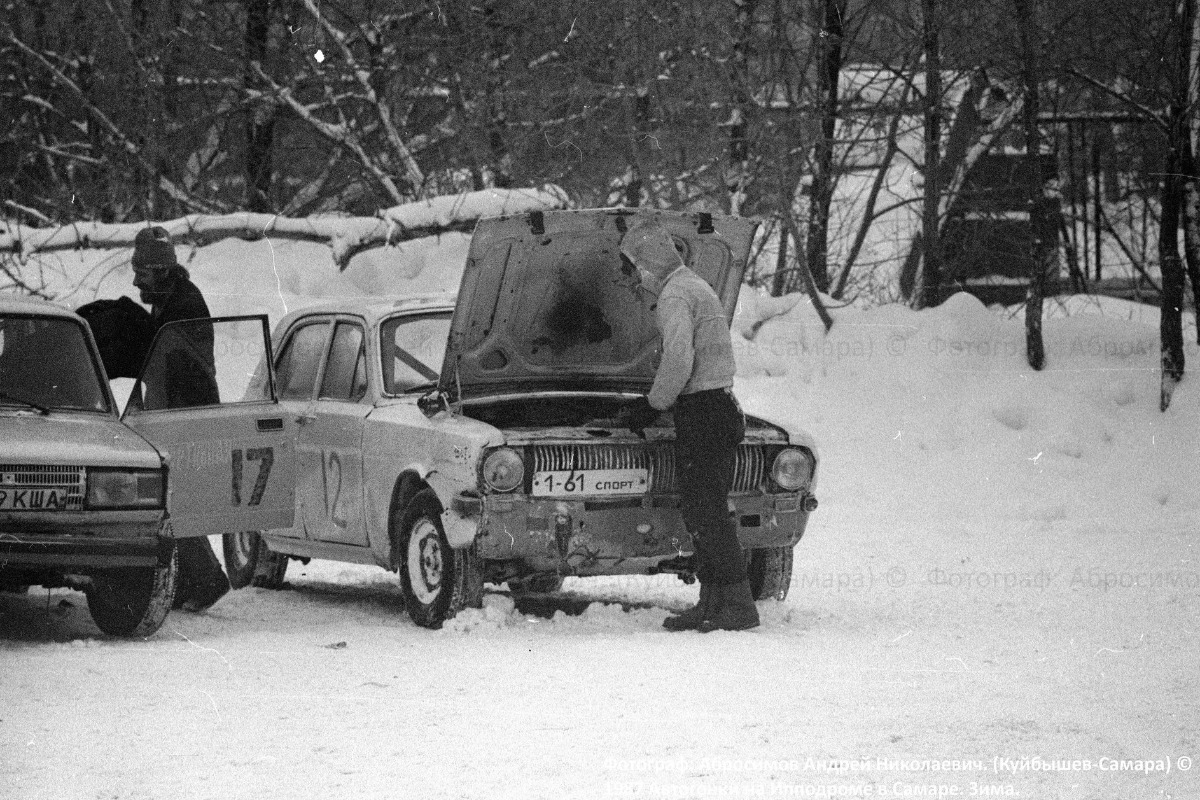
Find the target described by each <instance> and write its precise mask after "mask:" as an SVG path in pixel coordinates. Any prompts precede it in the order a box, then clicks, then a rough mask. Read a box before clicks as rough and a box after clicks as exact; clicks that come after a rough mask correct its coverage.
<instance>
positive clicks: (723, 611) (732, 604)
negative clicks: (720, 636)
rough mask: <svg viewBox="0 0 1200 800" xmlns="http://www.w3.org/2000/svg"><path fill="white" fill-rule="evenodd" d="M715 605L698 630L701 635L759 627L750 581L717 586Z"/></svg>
mask: <svg viewBox="0 0 1200 800" xmlns="http://www.w3.org/2000/svg"><path fill="white" fill-rule="evenodd" d="M714 594H715V597H714V599H713V603H714V604H715V606H716V608H715V609H713V610H712V612H711V613H710V614H709V615H708V619H706V620H703V621H702V622H701V623H700V627H699V628H698V629H697V630H699V631H700V632H701V633H709V632H711V631H744V630H749V629H750V628H757V627H758V608H757V607H756V606H755V605H754V595H753V593H751V591H750V581H749V580H744V581H742V582H741V583H730V584H727V585H725V586H717V587H716V588H715V590H714Z"/></svg>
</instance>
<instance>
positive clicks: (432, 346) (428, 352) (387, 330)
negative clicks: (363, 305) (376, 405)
mask: <svg viewBox="0 0 1200 800" xmlns="http://www.w3.org/2000/svg"><path fill="white" fill-rule="evenodd" d="M379 335H380V342H379V352H380V355H381V356H382V359H383V363H382V364H381V366H382V368H383V391H384V393H385V394H404V393H405V392H410V391H413V390H415V389H422V388H429V387H430V386H433V385H435V384H436V383H437V379H438V374H439V373H440V372H441V369H442V360H443V359H444V358H445V357H446V340H447V339H448V337H449V336H450V314H449V313H448V312H447V313H439V314H411V315H408V316H402V317H392V318H391V319H389V320H387V321H386V322H384V323H383V325H381V326H380V330H379Z"/></svg>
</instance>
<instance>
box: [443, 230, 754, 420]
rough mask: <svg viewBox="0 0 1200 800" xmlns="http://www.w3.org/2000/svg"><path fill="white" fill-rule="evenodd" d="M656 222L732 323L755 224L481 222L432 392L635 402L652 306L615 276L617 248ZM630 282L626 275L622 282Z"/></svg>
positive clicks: (649, 345) (651, 335) (651, 330)
mask: <svg viewBox="0 0 1200 800" xmlns="http://www.w3.org/2000/svg"><path fill="white" fill-rule="evenodd" d="M648 217H656V218H657V219H658V220H659V221H660V222H661V223H662V224H663V225H664V226H665V227H666V228H667V230H668V231H670V232H671V235H672V236H673V237H674V239H675V244H676V247H677V248H678V249H679V250H680V253H681V254H682V255H683V259H684V263H686V264H687V265H688V266H689V267H690V268H691V269H692V270H694V271H695V272H696V273H698V274H699V275H700V276H701V277H702V278H704V279H705V280H706V281H708V283H709V285H710V286H712V287H713V288H714V289H715V290H716V292H717V295H718V296H719V297H720V298H721V302H722V303H723V304H724V306H725V314H726V316H727V318H729V319H730V320H732V318H733V311H734V307H735V305H736V304H737V298H738V289H739V287H740V286H741V283H742V277H743V275H744V273H745V271H746V261H747V259H748V257H749V254H750V246H751V243H752V242H753V239H754V232H755V229H756V228H757V227H758V223H757V222H756V221H754V220H748V219H741V218H738V217H730V216H724V215H719V214H704V213H678V212H670V211H655V210H650V209H626V208H608V209H585V210H579V211H549V212H533V213H531V214H522V215H518V216H507V217H491V218H487V219H482V220H480V221H479V224H478V225H477V226H476V228H475V233H474V236H473V237H472V238H471V246H470V251H469V253H468V255H467V264H466V267H465V269H464V271H463V278H462V284H461V287H460V289H459V293H458V304H457V306H456V307H455V309H454V318H453V321H452V322H451V326H450V339H449V343H448V346H447V348H446V359H445V361H444V363H443V366H442V372H441V376H440V380H439V384H438V388H439V389H440V390H441V391H443V392H446V393H447V394H449V395H450V396H451V397H455V398H464V399H465V398H472V397H483V396H492V395H507V394H518V393H525V392H531V391H612V392H645V391H648V390H649V388H650V385H651V383H653V381H654V372H655V370H656V368H657V366H658V360H659V334H658V330H657V328H656V327H655V321H654V310H653V309H654V302H655V300H656V297H655V296H654V295H653V294H651V293H649V292H648V291H646V290H645V289H644V288H643V287H641V286H640V284H639V282H638V277H637V273H636V271H635V270H628V268H626V270H622V259H621V255H620V243H621V237H622V235H623V234H624V232H625V231H626V230H628V229H629V228H631V227H633V225H635V224H636V223H637V222H638V221H639V220H642V219H645V218H648ZM629 273H631V274H629Z"/></svg>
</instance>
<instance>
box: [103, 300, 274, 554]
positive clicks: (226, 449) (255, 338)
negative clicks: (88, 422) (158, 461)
mask: <svg viewBox="0 0 1200 800" xmlns="http://www.w3.org/2000/svg"><path fill="white" fill-rule="evenodd" d="M271 363H272V359H271V337H270V331H269V330H268V327H267V318H266V316H265V315H261V314H260V315H255V316H241V317H218V318H213V319H196V320H185V321H181V322H171V323H168V324H166V325H164V326H163V327H162V328H161V329H160V330H159V332H158V334H157V336H155V339H154V344H153V345H151V348H150V354H149V355H148V356H147V357H146V362H145V364H143V366H142V374H141V377H140V378H139V379H138V382H137V383H136V384H135V385H134V387H133V394H132V395H131V396H130V399H129V403H128V405H127V406H126V409H125V415H124V420H125V423H126V424H127V425H129V427H131V428H133V429H134V430H136V431H138V432H139V433H141V434H142V435H143V436H145V437H146V438H147V439H148V440H149V441H150V442H151V443H152V444H154V446H155V447H157V448H159V450H163V451H166V452H167V454H168V455H169V463H168V473H167V486H168V490H169V498H168V501H167V510H168V512H169V514H170V520H171V528H172V531H173V532H174V535H175V536H176V537H192V536H210V535H215V534H225V533H235V532H238V531H256V530H269V529H272V528H290V527H291V526H292V521H293V516H294V510H295V502H294V499H295V478H296V455H295V453H296V450H295V438H296V429H297V422H296V420H295V419H293V418H291V416H290V415H288V414H285V413H284V410H283V408H282V407H281V406H280V405H279V403H278V402H277V400H276V397H275V380H274V373H273V370H272V367H271Z"/></svg>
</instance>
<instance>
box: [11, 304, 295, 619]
mask: <svg viewBox="0 0 1200 800" xmlns="http://www.w3.org/2000/svg"><path fill="white" fill-rule="evenodd" d="M164 331H166V335H165V336H163V337H161V341H160V344H161V345H162V346H161V347H160V348H159V350H158V352H159V353H160V354H162V353H169V354H170V357H171V359H172V372H173V373H174V372H177V371H178V370H179V368H180V367H181V366H182V367H185V368H186V367H187V366H188V365H189V364H191V365H197V364H205V365H206V367H205V369H206V372H207V373H208V374H207V378H209V379H213V380H216V379H218V378H219V379H220V380H219V383H220V384H221V385H222V391H223V393H224V394H223V395H222V396H223V397H235V398H237V399H238V402H231V403H226V404H225V405H216V406H212V407H209V408H205V409H194V410H193V409H188V410H185V411H182V412H168V413H167V414H160V415H154V414H152V413H147V414H145V415H144V416H145V418H147V419H148V420H150V419H153V422H151V424H148V425H147V426H146V428H147V430H152V429H153V428H154V425H155V424H167V425H168V426H169V427H171V428H172V431H173V434H174V435H175V436H176V437H178V436H180V435H184V436H186V435H187V432H188V431H190V430H194V429H196V428H197V427H199V428H204V431H203V432H201V433H198V434H197V436H196V437H195V438H194V439H193V440H192V441H188V442H186V443H183V442H179V439H178V438H175V439H174V441H175V442H176V443H178V447H176V448H175V450H174V453H173V454H169V453H168V452H167V451H166V450H165V448H163V446H162V443H161V442H153V443H152V438H151V436H149V435H139V433H137V432H136V431H134V430H131V428H130V427H129V426H127V425H124V424H122V422H121V420H120V419H119V417H118V414H117V406H116V403H115V402H114V400H113V397H112V394H111V392H110V390H109V384H108V380H107V376H106V375H105V373H104V368H103V365H102V364H101V361H100V358H99V354H98V353H97V350H96V345H95V340H94V339H93V337H92V333H91V331H90V329H89V328H88V326H87V324H86V323H85V322H84V321H83V319H81V318H80V317H79V316H78V315H76V314H74V313H73V312H71V311H69V310H67V309H65V308H61V307H59V306H57V305H54V304H51V303H47V302H44V301H40V300H34V299H24V298H15V297H4V298H0V590H3V591H10V592H12V591H24V590H25V589H27V588H28V587H29V586H31V585H44V586H48V587H56V586H69V587H72V588H76V589H80V590H82V591H83V592H85V594H86V595H87V602H88V608H89V610H90V611H91V615H92V619H93V621H94V622H95V623H96V625H97V627H99V628H100V630H101V631H103V632H104V633H108V634H111V635H117V636H147V635H149V634H151V633H153V632H154V631H156V630H157V629H158V628H159V627H160V626H161V625H162V623H163V621H164V620H165V619H166V617H167V614H168V613H169V611H170V609H171V602H172V599H173V596H174V592H175V576H176V569H177V568H176V559H175V547H174V543H175V539H176V538H178V537H181V536H203V535H208V534H210V533H213V532H224V531H226V530H230V529H231V528H230V527H227V526H228V525H230V524H232V522H231V519H230V518H231V517H232V518H234V519H236V521H237V522H238V523H239V524H241V523H243V522H245V520H246V518H247V516H250V517H257V518H258V520H259V522H258V523H257V524H261V525H262V526H263V527H270V526H272V525H280V524H283V525H286V524H290V523H291V512H292V494H291V487H290V479H291V475H290V474H287V473H286V472H284V471H278V472H277V473H276V474H277V477H278V476H283V477H282V481H281V482H282V483H283V484H285V486H286V488H279V489H278V490H275V489H274V488H273V489H272V490H271V491H267V490H266V485H265V482H264V486H263V487H262V489H261V490H260V489H259V488H258V487H257V484H252V485H251V487H250V491H249V498H248V501H249V502H254V501H257V502H254V508H253V509H251V510H250V513H249V514H248V515H247V513H246V512H245V510H243V509H239V508H237V507H234V508H233V509H231V511H232V513H231V514H229V515H227V514H225V513H224V512H225V511H226V510H227V509H226V508H225V505H224V504H220V503H216V502H214V500H213V495H214V494H218V493H217V492H216V491H215V487H214V486H213V485H212V483H211V482H209V481H200V480H195V478H196V477H199V476H200V475H201V474H202V470H207V471H210V472H211V471H212V470H213V464H212V463H210V459H217V460H219V461H220V462H221V463H220V465H219V466H221V467H225V466H226V465H227V464H228V463H229V460H230V458H231V453H245V454H247V455H246V458H247V459H248V463H251V464H253V463H257V464H259V465H260V466H261V465H264V464H266V465H268V470H269V467H270V464H269V462H270V454H271V453H272V452H274V451H275V450H277V449H278V448H279V447H280V446H283V447H288V446H290V444H291V443H290V440H288V439H287V438H285V436H286V432H287V430H288V428H289V425H290V428H292V429H294V428H295V423H294V422H292V423H290V424H285V420H284V418H283V417H281V416H279V406H278V405H277V404H276V403H275V402H274V398H273V397H272V396H271V393H270V385H269V384H266V383H263V382H262V381H259V382H258V383H255V384H253V387H252V382H253V381H254V379H255V377H256V376H255V374H254V369H255V366H256V365H257V364H258V363H259V362H260V361H262V360H263V358H264V354H265V353H266V352H268V351H267V347H268V344H269V343H268V342H267V324H266V318H265V317H254V318H241V319H233V320H226V321H223V322H221V323H217V324H215V325H210V326H207V327H206V333H207V334H208V335H211V334H213V333H216V334H218V338H217V340H216V343H215V344H216V345H217V346H216V350H217V352H218V353H220V358H219V359H218V363H219V364H220V365H221V370H220V371H218V372H217V373H215V374H214V373H213V371H212V366H211V362H212V355H211V351H212V350H213V346H212V345H210V346H209V350H210V354H209V355H208V356H207V357H205V358H198V359H197V358H192V357H191V355H190V354H189V353H187V352H184V351H182V350H180V348H179V347H178V345H179V344H180V339H179V337H178V336H173V335H172V334H171V331H170V330H169V329H164ZM188 344H190V343H188ZM159 363H160V362H159ZM150 367H151V372H150V373H148V380H149V383H150V385H151V386H154V385H155V379H154V377H153V370H154V369H159V368H160V367H156V366H155V363H154V362H152V363H151V364H150ZM251 387H252V388H251ZM150 396H153V395H150ZM172 413H175V414H180V415H182V416H181V417H180V418H178V419H172ZM272 414H274V416H272ZM214 417H219V418H220V420H221V422H220V424H219V425H217V426H212V425H206V424H205V420H206V419H211V418H214ZM168 420H171V421H170V422H168ZM189 426H191V427H189ZM206 437H207V438H206ZM218 452H219V453H220V455H219V456H218V455H217V453H218ZM172 455H174V456H175V461H174V462H172V461H171V456H172ZM255 459H257V462H255ZM285 461H286V462H288V463H290V459H285ZM201 465H204V466H203V467H201ZM172 471H176V472H177V473H178V474H182V475H187V476H189V477H191V478H192V480H191V481H184V483H189V484H190V489H189V491H187V492H179V491H176V488H177V486H176V483H175V482H174V481H173V480H172ZM266 471H267V470H262V469H260V470H259V472H258V475H260V476H264V478H265V472H266ZM220 480H222V481H223V483H222V488H223V490H224V491H223V493H219V494H221V495H222V496H221V499H222V500H224V499H225V498H226V497H227V496H228V495H229V494H230V492H231V491H236V490H237V488H238V487H237V486H236V485H231V484H230V472H229V470H228V469H225V470H224V471H223V477H222V478H221V479H220Z"/></svg>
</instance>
